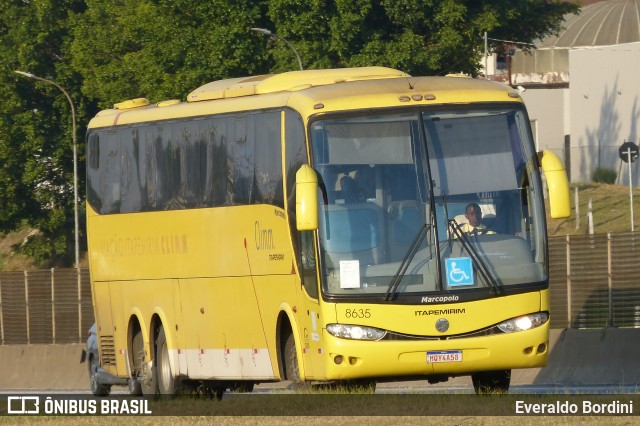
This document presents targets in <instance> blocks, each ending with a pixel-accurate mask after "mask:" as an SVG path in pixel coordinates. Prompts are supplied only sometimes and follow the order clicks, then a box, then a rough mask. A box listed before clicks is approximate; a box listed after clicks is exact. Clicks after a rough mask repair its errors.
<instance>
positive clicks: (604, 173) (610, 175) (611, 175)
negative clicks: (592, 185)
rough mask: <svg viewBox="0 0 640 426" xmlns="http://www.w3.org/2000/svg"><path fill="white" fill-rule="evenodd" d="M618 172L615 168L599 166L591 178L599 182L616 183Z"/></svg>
mask: <svg viewBox="0 0 640 426" xmlns="http://www.w3.org/2000/svg"><path fill="white" fill-rule="evenodd" d="M616 177H617V173H616V171H615V170H613V169H609V168H606V167H598V168H597V169H595V170H594V171H593V173H591V180H592V181H593V182H597V183H608V184H614V183H616Z"/></svg>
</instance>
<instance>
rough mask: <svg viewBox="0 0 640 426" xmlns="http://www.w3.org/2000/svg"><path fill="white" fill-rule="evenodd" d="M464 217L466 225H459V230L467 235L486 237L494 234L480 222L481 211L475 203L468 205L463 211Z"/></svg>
mask: <svg viewBox="0 0 640 426" xmlns="http://www.w3.org/2000/svg"><path fill="white" fill-rule="evenodd" d="M464 217H465V218H467V223H463V224H462V225H460V230H461V231H462V232H464V233H465V234H467V235H486V234H495V232H493V231H491V230H489V229H488V228H487V227H486V226H485V225H483V224H482V223H481V221H482V210H480V206H479V205H478V204H476V203H469V204H467V207H466V209H465V211H464Z"/></svg>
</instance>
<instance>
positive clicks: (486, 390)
mask: <svg viewBox="0 0 640 426" xmlns="http://www.w3.org/2000/svg"><path fill="white" fill-rule="evenodd" d="M471 381H472V382H473V388H474V389H475V391H476V394H478V395H486V394H492V393H507V392H508V391H509V385H510V384H511V370H496V371H480V372H478V373H473V374H472V375H471Z"/></svg>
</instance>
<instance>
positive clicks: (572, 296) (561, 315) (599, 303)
mask: <svg viewBox="0 0 640 426" xmlns="http://www.w3.org/2000/svg"><path fill="white" fill-rule="evenodd" d="M549 261H550V263H549V273H550V282H549V289H550V304H551V328H557V329H560V328H602V327H606V326H611V327H637V328H638V327H640V234H635V233H616V234H597V235H585V236H566V237H554V238H551V239H550V240H549ZM93 315H94V314H93V302H92V299H91V286H90V282H89V270H88V269H82V268H81V269H50V270H37V271H20V272H0V344H18V343H19V344H25V343H27V344H29V343H83V342H85V340H86V338H87V331H88V330H89V327H91V324H93V322H94V316H93Z"/></svg>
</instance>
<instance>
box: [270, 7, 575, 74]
mask: <svg viewBox="0 0 640 426" xmlns="http://www.w3.org/2000/svg"><path fill="white" fill-rule="evenodd" d="M577 10H578V6H577V5H575V4H572V3H567V2H562V1H557V0H526V1H523V0H488V1H478V0H440V1H438V0H334V1H322V0H315V1H311V2H309V1H306V0H270V1H269V2H268V16H269V17H270V18H271V20H272V21H273V30H274V31H275V32H276V33H277V34H279V35H280V36H283V37H285V38H287V39H288V40H289V41H290V42H291V43H292V44H294V45H295V46H296V48H297V49H298V50H299V51H300V53H301V56H302V58H303V62H304V63H305V65H306V67H308V68H322V67H326V66H327V65H329V66H332V67H338V66H364V65H372V64H376V65H385V66H389V67H393V68H398V69H401V70H403V71H406V72H408V73H410V74H415V75H441V74H447V73H450V72H465V73H469V74H472V75H477V73H478V70H479V66H480V63H481V60H480V59H481V57H482V55H483V47H484V46H483V34H484V32H485V31H487V32H489V33H490V34H491V37H492V38H500V39H508V40H515V41H520V42H527V43H531V42H533V41H534V40H535V39H538V38H543V37H545V36H547V35H550V34H553V33H555V32H557V31H558V30H559V29H560V28H561V24H562V18H563V16H564V15H565V14H567V13H572V12H576V11H577ZM283 49H284V47H282V46H280V47H279V48H278V51H277V52H276V53H274V56H276V57H277V58H278V60H279V61H278V62H285V60H284V58H285V56H284V54H283V53H282V52H283ZM287 62H289V63H290V62H291V61H290V59H288V60H287ZM285 63H286V62H285ZM278 69H279V68H278ZM290 69H291V68H290Z"/></svg>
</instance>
